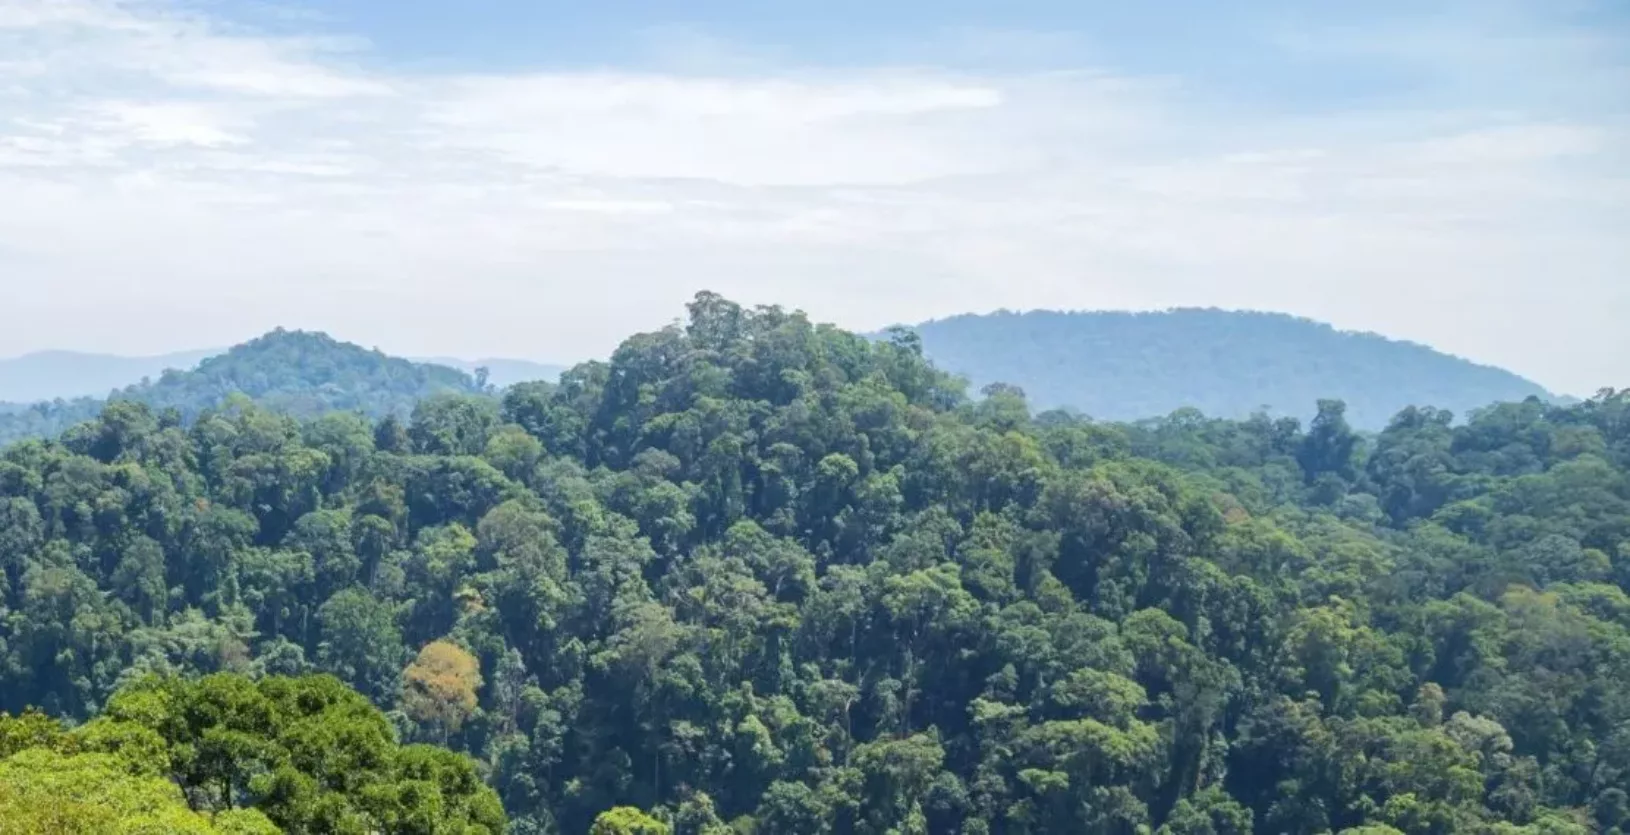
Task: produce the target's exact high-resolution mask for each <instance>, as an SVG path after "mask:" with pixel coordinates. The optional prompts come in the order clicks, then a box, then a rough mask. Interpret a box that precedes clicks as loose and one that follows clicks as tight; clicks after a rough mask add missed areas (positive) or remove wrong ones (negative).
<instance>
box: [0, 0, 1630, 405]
mask: <svg viewBox="0 0 1630 835" xmlns="http://www.w3.org/2000/svg"><path fill="white" fill-rule="evenodd" d="M1627 230H1630V5H1627V4H1625V3H1623V2H1622V0H1464V1H1463V2H1459V1H1457V0H1441V1H1440V0H1375V2H1366V3H1333V2H1332V3H1324V2H1318V3H1308V2H1290V0H1233V2H1220V1H1219V0H1150V1H1149V2H1142V3H1125V2H1099V1H1098V0H1002V1H1001V2H997V0H985V2H973V0H890V2H886V3H879V2H876V0H871V2H865V3H862V2H859V0H821V2H806V0H778V2H775V3H764V2H748V0H691V2H686V3H674V2H671V0H668V1H664V2H658V0H624V1H623V2H618V0H606V2H601V3H582V2H572V3H566V2H555V0H532V2H523V0H464V2H457V3H454V2H447V0H306V2H303V3H301V2H282V0H123V1H122V2H121V1H120V0H0V356H10V355H16V354H20V353H24V352H28V351H33V350H42V349H76V350H85V351H102V352H113V353H124V354H153V353H162V352H166V351H174V350H182V349H190V348H196V347H199V346H210V345H223V344H231V343H234V342H240V341H243V340H245V339H247V338H249V337H252V336H253V335H255V334H258V333H260V332H264V331H266V330H269V329H271V328H272V327H275V326H285V327H293V328H307V329H318V330H326V331H328V332H330V333H332V334H333V335H335V336H337V337H339V338H342V339H346V340H349V341H354V342H358V343H361V344H364V345H369V346H377V347H380V348H382V349H384V350H386V351H390V352H393V353H399V354H405V355H453V356H466V357H487V356H513V357H523V358H528V359H534V360H542V361H559V362H569V361H575V360H579V359H584V358H588V357H594V356H603V355H605V354H607V353H608V352H609V351H610V350H611V349H612V348H613V347H615V345H616V344H617V343H618V342H619V341H620V340H621V339H622V338H624V337H626V336H627V335H629V334H631V333H634V332H636V331H641V330H649V329H652V328H657V327H661V326H662V325H664V324H666V323H668V322H670V321H672V320H674V319H676V318H678V317H679V316H680V315H682V314H683V312H684V308H683V305H684V302H685V301H686V300H688V299H689V298H690V297H691V296H692V295H694V294H695V293H696V292H697V291H699V290H703V289H709V290H714V291H716V292H720V293H723V294H724V295H726V296H728V297H730V298H732V299H735V300H737V301H740V302H743V303H750V304H772V303H773V304H781V305H784V306H786V307H791V308H799V309H803V310H805V311H807V312H809V314H810V315H811V316H813V317H815V318H817V319H819V320H822V321H834V322H837V323H839V324H842V325H844V326H846V327H851V328H855V329H867V330H870V329H874V328H878V327H882V326H885V325H888V324H892V323H897V322H916V321H922V320H925V319H929V318H935V317H941V316H947V315H953V314H957V313H962V312H970V311H972V312H983V311H990V310H995V309H999V308H1007V309H1032V308H1053V309H1162V308H1168V307H1190V306H1216V307H1223V308H1232V309H1245V308H1250V309H1265V310H1277V311H1285V312H1290V313H1294V314H1298V315H1302V316H1308V317H1311V318H1315V319H1319V320H1323V321H1327V322H1331V323H1333V324H1335V325H1337V326H1339V327H1343V328H1350V329H1357V330H1369V331H1375V332H1379V333H1382V334H1385V335H1388V336H1392V337H1396V338H1404V339H1410V340H1414V341H1418V342H1424V343H1427V344H1430V345H1433V346H1435V347H1437V348H1439V349H1441V350H1445V351H1449V352H1451V353H1455V354H1458V355H1461V356H1465V357H1469V358H1471V359H1474V360H1477V361H1480V362H1485V363H1490V364H1496V365H1501V366H1504V367H1507V368H1510V369H1512V370H1514V371H1517V372H1518V373H1521V374H1524V375H1526V376H1529V377H1531V378H1533V379H1535V380H1537V381H1539V382H1540V383H1542V384H1544V385H1546V386H1548V387H1550V388H1552V389H1553V390H1556V391H1561V392H1567V393H1574V394H1589V393H1591V392H1594V391H1595V390H1596V389H1598V388H1601V387H1603V386H1609V385H1611V386H1618V387H1625V386H1630V327H1627V326H1625V324H1624V323H1625V321H1626V320H1627V317H1630V232H1627Z"/></svg>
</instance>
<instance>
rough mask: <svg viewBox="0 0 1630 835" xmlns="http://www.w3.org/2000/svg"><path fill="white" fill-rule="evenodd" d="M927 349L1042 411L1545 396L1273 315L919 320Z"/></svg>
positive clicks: (1505, 378)
mask: <svg viewBox="0 0 1630 835" xmlns="http://www.w3.org/2000/svg"><path fill="white" fill-rule="evenodd" d="M914 331H915V332H916V333H917V334H918V335H919V338H920V339H921V341H922V346H923V350H924V352H926V353H927V354H928V356H929V358H930V359H932V360H933V361H934V362H935V363H936V364H938V365H939V366H940V367H942V368H945V369H948V370H951V371H954V372H956V373H958V374H963V375H966V376H967V377H968V379H969V380H971V381H972V383H973V384H974V385H975V386H976V387H983V386H985V385H986V384H988V383H995V382H1002V383H1010V384H1013V385H1016V386H1019V387H1020V388H1022V389H1024V391H1025V392H1026V393H1027V394H1028V395H1029V396H1030V400H1031V402H1032V403H1034V404H1036V405H1037V406H1038V407H1040V408H1043V409H1052V408H1070V409H1075V410H1079V411H1081V412H1084V413H1086V414H1089V415H1092V416H1093V417H1095V418H1098V419H1100V420H1140V419H1143V418H1152V417H1161V416H1165V415H1169V414H1171V413H1172V412H1175V411H1177V410H1178V409H1182V408H1195V409H1199V410H1200V411H1202V412H1204V413H1206V414H1208V415H1212V416H1215V417H1229V418H1235V419H1240V418H1245V417H1247V416H1249V415H1250V414H1252V413H1253V412H1256V411H1258V410H1262V409H1265V410H1266V411H1268V412H1270V413H1272V414H1276V415H1295V416H1299V417H1311V416H1312V412H1311V407H1312V405H1313V404H1314V403H1315V402H1316V401H1318V400H1319V399H1321V398H1340V399H1342V400H1344V401H1346V403H1347V417H1348V420H1350V421H1352V423H1353V425H1354V426H1357V427H1359V428H1361V429H1370V430H1376V429H1380V428H1382V427H1384V426H1386V424H1387V420H1388V419H1389V418H1391V417H1392V416H1393V415H1394V414H1397V413H1398V412H1399V411H1400V410H1402V409H1403V408H1405V407H1407V406H1436V407H1438V408H1443V409H1448V410H1450V411H1452V412H1454V413H1455V414H1459V415H1466V414H1469V413H1470V412H1471V411H1472V410H1473V409H1481V408H1483V407H1484V406H1488V405H1490V404H1493V403H1497V402H1505V401H1519V400H1523V399H1526V398H1528V397H1540V398H1548V397H1549V395H1547V394H1546V392H1545V390H1544V389H1542V388H1541V387H1540V386H1538V385H1535V384H1534V383H1532V382H1529V381H1528V380H1525V379H1523V378H1521V377H1518V376H1517V375H1515V374H1512V373H1510V372H1508V371H1503V370H1501V369H1498V368H1491V367H1488V366H1482V365H1476V364H1474V363H1471V362H1467V361H1466V360H1462V359H1459V358H1457V357H1452V356H1448V355H1445V354H1441V353H1438V352H1437V351H1434V350H1432V349H1431V348H1427V347H1425V346H1422V345H1416V344H1413V343H1408V342H1397V341H1393V340H1389V339H1386V338H1383V337H1380V336H1376V335H1374V334H1361V333H1349V332H1344V331H1337V330H1335V329H1333V328H1331V327H1330V326H1329V325H1324V324H1320V323H1318V322H1313V321H1310V320H1307V319H1298V318H1295V317H1291V316H1286V315H1282V314H1273V313H1253V312H1232V311H1222V310H1198V309H1184V310H1172V311H1166V312H1161V313H1123V312H1093V313H1060V312H1051V311H1036V312H1031V313H1009V312H1005V311H1004V312H1001V313H993V314H990V315H987V316H977V315H966V316H956V317H953V318H950V319H941V320H937V321H933V322H924V323H923V324H921V325H917V326H915V328H914Z"/></svg>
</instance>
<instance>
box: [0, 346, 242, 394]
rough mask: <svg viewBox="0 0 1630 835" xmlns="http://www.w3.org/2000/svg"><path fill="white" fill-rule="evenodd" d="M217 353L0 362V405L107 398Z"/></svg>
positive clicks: (70, 355)
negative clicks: (113, 393)
mask: <svg viewBox="0 0 1630 835" xmlns="http://www.w3.org/2000/svg"><path fill="white" fill-rule="evenodd" d="M219 353H221V351H219V350H207V351H183V352H180V353H174V354H163V355H160V356H152V357H122V356H114V355H112V354H87V353H80V352H78V351H39V352H36V353H32V354H24V355H23V356H20V357H12V358H10V359H0V403H35V402H40V401H45V400H59V399H62V400H72V399H75V398H79V397H106V396H107V395H108V393H109V392H111V391H113V390H114V389H122V388H124V387H126V386H129V385H133V384H135V383H139V382H141V380H142V379H143V378H145V377H154V378H156V377H158V376H159V375H161V374H163V373H164V372H165V371H167V370H170V369H175V370H178V371H186V370H190V369H192V368H195V367H197V365H198V363H199V361H201V360H203V359H204V358H205V357H209V356H213V355H215V354H219Z"/></svg>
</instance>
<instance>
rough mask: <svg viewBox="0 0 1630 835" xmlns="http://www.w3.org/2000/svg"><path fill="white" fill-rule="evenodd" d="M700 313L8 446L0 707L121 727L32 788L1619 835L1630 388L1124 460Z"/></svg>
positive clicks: (78, 745) (334, 825)
mask: <svg viewBox="0 0 1630 835" xmlns="http://www.w3.org/2000/svg"><path fill="white" fill-rule="evenodd" d="M690 313H691V320H690V322H689V323H688V324H687V325H686V326H675V327H671V328H667V329H665V330H663V331H660V332H657V333H652V334H644V335H640V336H637V337H634V338H632V339H630V340H628V341H627V342H626V343H624V344H623V345H622V346H621V347H620V348H619V349H618V350H617V351H616V352H615V354H614V355H613V356H612V358H611V359H610V361H609V362H603V363H588V364H585V365H582V366H579V367H578V368H575V369H573V370H571V371H568V372H566V373H565V374H564V375H562V377H561V380H560V382H559V384H558V385H549V384H529V385H524V386H519V387H517V388H515V389H513V390H510V391H509V392H507V393H506V394H505V395H504V396H503V397H502V398H501V399H499V398H491V399H486V400H483V399H481V397H480V396H471V395H470V394H469V393H468V392H466V393H463V394H459V395H456V396H450V397H443V398H439V399H436V400H433V401H430V402H427V403H425V404H424V405H422V406H421V407H420V408H419V409H418V410H417V411H416V413H415V415H414V417H412V418H411V419H408V420H406V421H404V420H403V419H400V418H385V419H381V420H378V421H377V422H372V423H370V422H368V421H366V420H364V419H363V418H360V417H356V416H349V417H347V416H337V415H329V416H326V417H323V418H321V419H319V420H315V421H311V422H307V423H301V422H299V421H297V420H295V419H292V418H290V417H287V416H282V415H278V414H276V413H274V412H272V411H269V410H267V409H262V408H259V407H257V406H255V405H253V404H252V403H245V402H235V403H234V404H232V405H231V406H230V407H228V408H225V409H222V410H218V411H214V412H209V413H205V414H201V415H198V416H197V418H196V419H195V420H180V421H177V420H176V419H174V416H164V415H158V414H154V413H153V412H152V411H151V410H149V409H146V408H144V407H142V406H140V405H138V404H133V403H119V404H116V405H114V406H110V407H109V408H108V409H107V410H106V411H104V412H103V413H102V416H101V417H100V418H98V419H97V420H94V421H92V422H90V423H87V424H85V425H84V426H82V427H80V428H77V429H75V430H73V431H72V432H69V433H67V434H66V435H65V436H64V437H63V438H62V439H61V440H59V441H55V442H25V443H20V444H15V445H12V446H9V447H6V448H4V449H3V450H0V709H5V710H9V711H12V712H18V711H21V710H23V709H24V708H25V707H28V706H38V707H40V708H41V709H43V710H44V711H46V713H48V714H52V715H61V716H65V717H67V718H69V719H70V720H73V721H84V720H89V721H86V722H85V724H83V725H80V726H79V727H77V728H76V729H75V730H73V731H71V732H64V731H62V730H61V729H60V728H57V727H55V726H54V725H53V723H52V722H50V721H47V720H44V719H43V718H42V717H39V716H32V715H30V716H22V717H19V718H18V719H15V720H11V721H10V722H0V756H3V755H6V754H8V752H9V753H15V752H16V751H19V750H24V749H33V748H39V747H45V748H49V749H50V750H52V751H56V752H58V753H59V754H61V755H62V756H69V757H71V756H80V755H84V754H108V755H117V756H121V757H124V762H125V767H126V769H127V770H128V771H129V773H130V774H131V775H132V776H135V777H148V778H165V779H169V780H171V781H173V782H175V783H177V784H178V785H181V786H183V787H184V788H185V790H186V792H187V795H186V796H187V797H188V798H190V799H192V800H193V802H194V805H195V806H196V807H197V808H198V809H199V810H200V811H202V812H205V813H214V812H216V811H220V812H223V813H224V812H225V810H226V809H227V807H228V806H236V807H239V808H241V807H243V806H245V805H248V806H251V807H253V808H256V809H259V810H261V811H263V812H264V813H265V814H266V815H267V816H268V818H269V819H270V820H272V821H274V822H276V823H278V824H281V825H283V826H285V827H286V828H288V829H290V830H291V831H310V832H326V831H337V832H349V831H370V828H371V830H372V831H389V832H408V833H417V832H430V833H440V832H466V833H475V832H480V831H483V829H485V830H486V831H489V832H495V831H496V827H498V826H501V825H502V823H501V819H502V816H503V810H502V809H500V808H499V803H500V801H501V802H502V804H503V806H504V808H505V809H507V810H508V813H509V819H510V821H511V823H510V826H511V829H512V831H514V832H518V833H553V832H562V833H581V832H588V831H590V830H591V829H595V828H596V827H599V829H598V830H596V831H612V832H620V831H633V832H640V831H668V828H670V827H671V829H672V832H673V833H674V835H725V833H726V832H737V833H759V835H762V833H781V832H787V833H816V835H820V834H821V833H831V835H905V833H933V835H940V833H957V834H958V835H1040V833H1048V832H1072V833H1073V832H1081V833H1089V835H1099V834H1100V833H1102V835H1126V834H1128V833H1158V834H1159V835H1245V833H1251V832H1260V833H1279V832H1308V833H1337V832H1343V831H1355V832H1367V833H1382V832H1400V833H1406V835H1449V834H1450V833H1477V834H1478V835H1482V833H1496V834H1497V835H1517V833H1524V834H1525V835H1538V833H1552V834H1553V835H1563V833H1568V835H1571V834H1572V833H1575V832H1602V833H1613V832H1620V833H1622V832H1625V831H1627V829H1630V735H1627V733H1630V732H1627V731H1626V728H1630V688H1626V687H1625V686H1624V682H1627V681H1630V596H1627V595H1626V593H1625V592H1626V589H1627V588H1630V394H1627V393H1620V392H1611V391H1609V392H1603V393H1602V394H1601V395H1600V396H1598V397H1596V398H1593V399H1591V400H1589V401H1586V402H1584V403H1580V404H1576V405H1573V406H1567V407H1560V406H1553V405H1547V404H1545V403H1542V402H1539V401H1527V402H1521V403H1509V404H1505V405H1502V406H1498V407H1495V408H1491V409H1488V410H1486V411H1483V412H1480V413H1477V414H1475V415H1471V416H1469V419H1467V420H1464V421H1462V422H1460V423H1456V422H1455V421H1454V420H1453V419H1452V418H1451V417H1450V416H1449V415H1447V414H1446V413H1444V412H1442V411H1440V410H1437V409H1434V408H1430V407H1428V406H1425V405H1422V406H1420V407H1412V408H1409V409H1406V410H1404V411H1403V412H1401V413H1399V414H1398V415H1397V417H1396V418H1395V419H1394V420H1393V421H1392V423H1391V424H1390V425H1388V426H1387V428H1386V429H1385V431H1383V432H1381V433H1379V434H1363V433H1362V432H1359V431H1358V430H1355V429H1354V428H1353V426H1352V425H1349V422H1351V423H1352V424H1360V421H1359V420H1358V412H1357V410H1348V409H1346V408H1345V407H1344V406H1343V405H1342V404H1340V403H1337V402H1334V401H1327V402H1324V403H1318V402H1317V399H1318V398H1319V397H1320V396H1322V395H1325V394H1326V392H1317V391H1309V392H1307V394H1306V400H1305V401H1304V402H1300V403H1299V404H1298V407H1299V408H1305V409H1307V410H1308V411H1309V412H1312V410H1313V409H1314V408H1315V407H1316V408H1318V417H1317V418H1315V419H1314V420H1313V421H1312V423H1311V424H1310V425H1308V426H1305V427H1304V426H1303V425H1302V424H1301V423H1300V422H1298V421H1296V420H1291V419H1285V418H1276V417H1270V416H1267V415H1255V416H1251V417H1248V418H1246V419H1243V420H1226V419H1215V418H1208V417H1206V416H1205V415H1203V414H1201V413H1199V412H1197V411H1194V410H1187V411H1182V412H1179V413H1175V414H1172V415H1170V416H1169V417H1167V418H1163V419H1158V420H1150V421H1144V422H1141V423H1137V424H1129V425H1128V424H1107V423H1099V422H1093V421H1090V420H1086V419H1083V418H1079V417H1074V416H1071V415H1067V414H1059V413H1052V414H1044V415H1040V416H1035V417H1032V416H1030V415H1029V413H1028V406H1027V403H1026V400H1025V396H1024V394H1023V393H1022V392H1020V391H1018V390H1017V389H1015V388H1013V387H1011V386H995V387H992V388H990V389H988V391H987V392H986V396H985V397H984V398H983V399H979V400H973V399H970V398H969V397H968V396H967V395H966V392H965V391H964V387H963V386H962V385H961V384H960V383H959V382H957V381H956V380H954V379H952V378H950V377H948V376H947V375H945V374H944V373H942V372H940V371H939V370H937V369H935V368H934V367H933V366H932V365H930V364H929V363H928V362H927V361H925V359H924V358H923V356H922V355H921V353H920V347H921V343H920V342H919V341H918V340H916V339H915V338H914V337H913V336H911V335H910V334H895V335H893V336H892V337H891V338H890V339H888V340H886V341H880V342H873V341H869V340H866V339H863V338H860V337H857V336H854V335H852V334H847V333H844V332H842V331H839V330H837V329H834V328H830V327H826V326H819V325H816V324H814V323H811V322H809V321H808V320H807V319H806V318H804V317H803V316H802V315H799V314H794V313H788V312H786V311H783V310H780V309H777V308H759V309H751V310H749V309H745V308H741V307H739V306H736V305H734V304H732V303H730V302H728V301H727V300H724V299H722V298H719V297H717V296H714V295H711V294H703V295H702V296H699V297H698V298H697V299H696V301H695V303H694V304H693V305H692V307H691V311H690ZM186 417H188V418H190V417H191V416H190V415H188V416H186ZM427 646H428V647H435V648H436V649H435V650H434V651H432V652H431V653H430V654H429V655H428V656H425V657H422V658H421V659H420V661H419V662H415V663H413V664H411V665H410V664H409V661H410V652H409V648H410V647H411V648H420V647H427ZM455 648H456V651H454V649H455ZM314 669H315V670H317V671H321V672H325V673H330V674H333V675H335V676H337V677H339V679H341V680H343V682H344V683H346V684H349V685H351V686H354V687H355V688H357V689H358V690H359V691H361V695H358V694H357V693H355V692H352V691H351V690H349V689H347V688H346V687H344V686H342V684H341V683H340V681H336V680H334V679H330V678H326V677H324V678H316V679H306V678H293V679H290V678H281V677H278V676H277V675H276V674H279V673H297V674H298V673H306V672H309V671H311V670H314ZM404 671H406V676H405V677H404ZM148 673H156V674H159V676H158V677H157V678H152V679H149V678H147V677H146V674H148ZM210 674H213V675H210ZM197 676H204V677H202V678H198V677H197ZM121 688H123V689H121ZM370 700H371V701H372V704H369V701H370ZM380 707H385V708H393V707H400V708H401V709H402V710H401V712H397V713H392V714H382V713H380V712H379V708H380ZM398 738H402V739H433V740H436V741H437V742H442V743H445V746H446V748H447V749H451V750H444V749H437V748H424V747H414V746H409V747H401V746H399V745H398V744H397V742H396V740H397V739H398ZM452 751H459V752H462V753H463V754H468V755H470V757H471V759H470V760H467V759H464V758H463V756H462V755H461V754H455V753H452ZM120 752H140V753H139V754H131V755H130V756H128V757H125V756H124V753H120ZM472 760H473V762H472ZM473 763H479V765H475V764H473ZM486 786H490V787H491V789H490V790H489V789H487V788H486ZM608 810H609V811H608ZM642 810H643V811H642ZM214 825H216V826H217V827H221V826H224V825H225V824H224V818H223V817H217V818H216V820H215V821H214ZM608 827H620V828H612V829H608ZM640 827H644V829H643V830H642V829H640ZM652 827H657V829H655V830H652V829H651V828H652Z"/></svg>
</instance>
